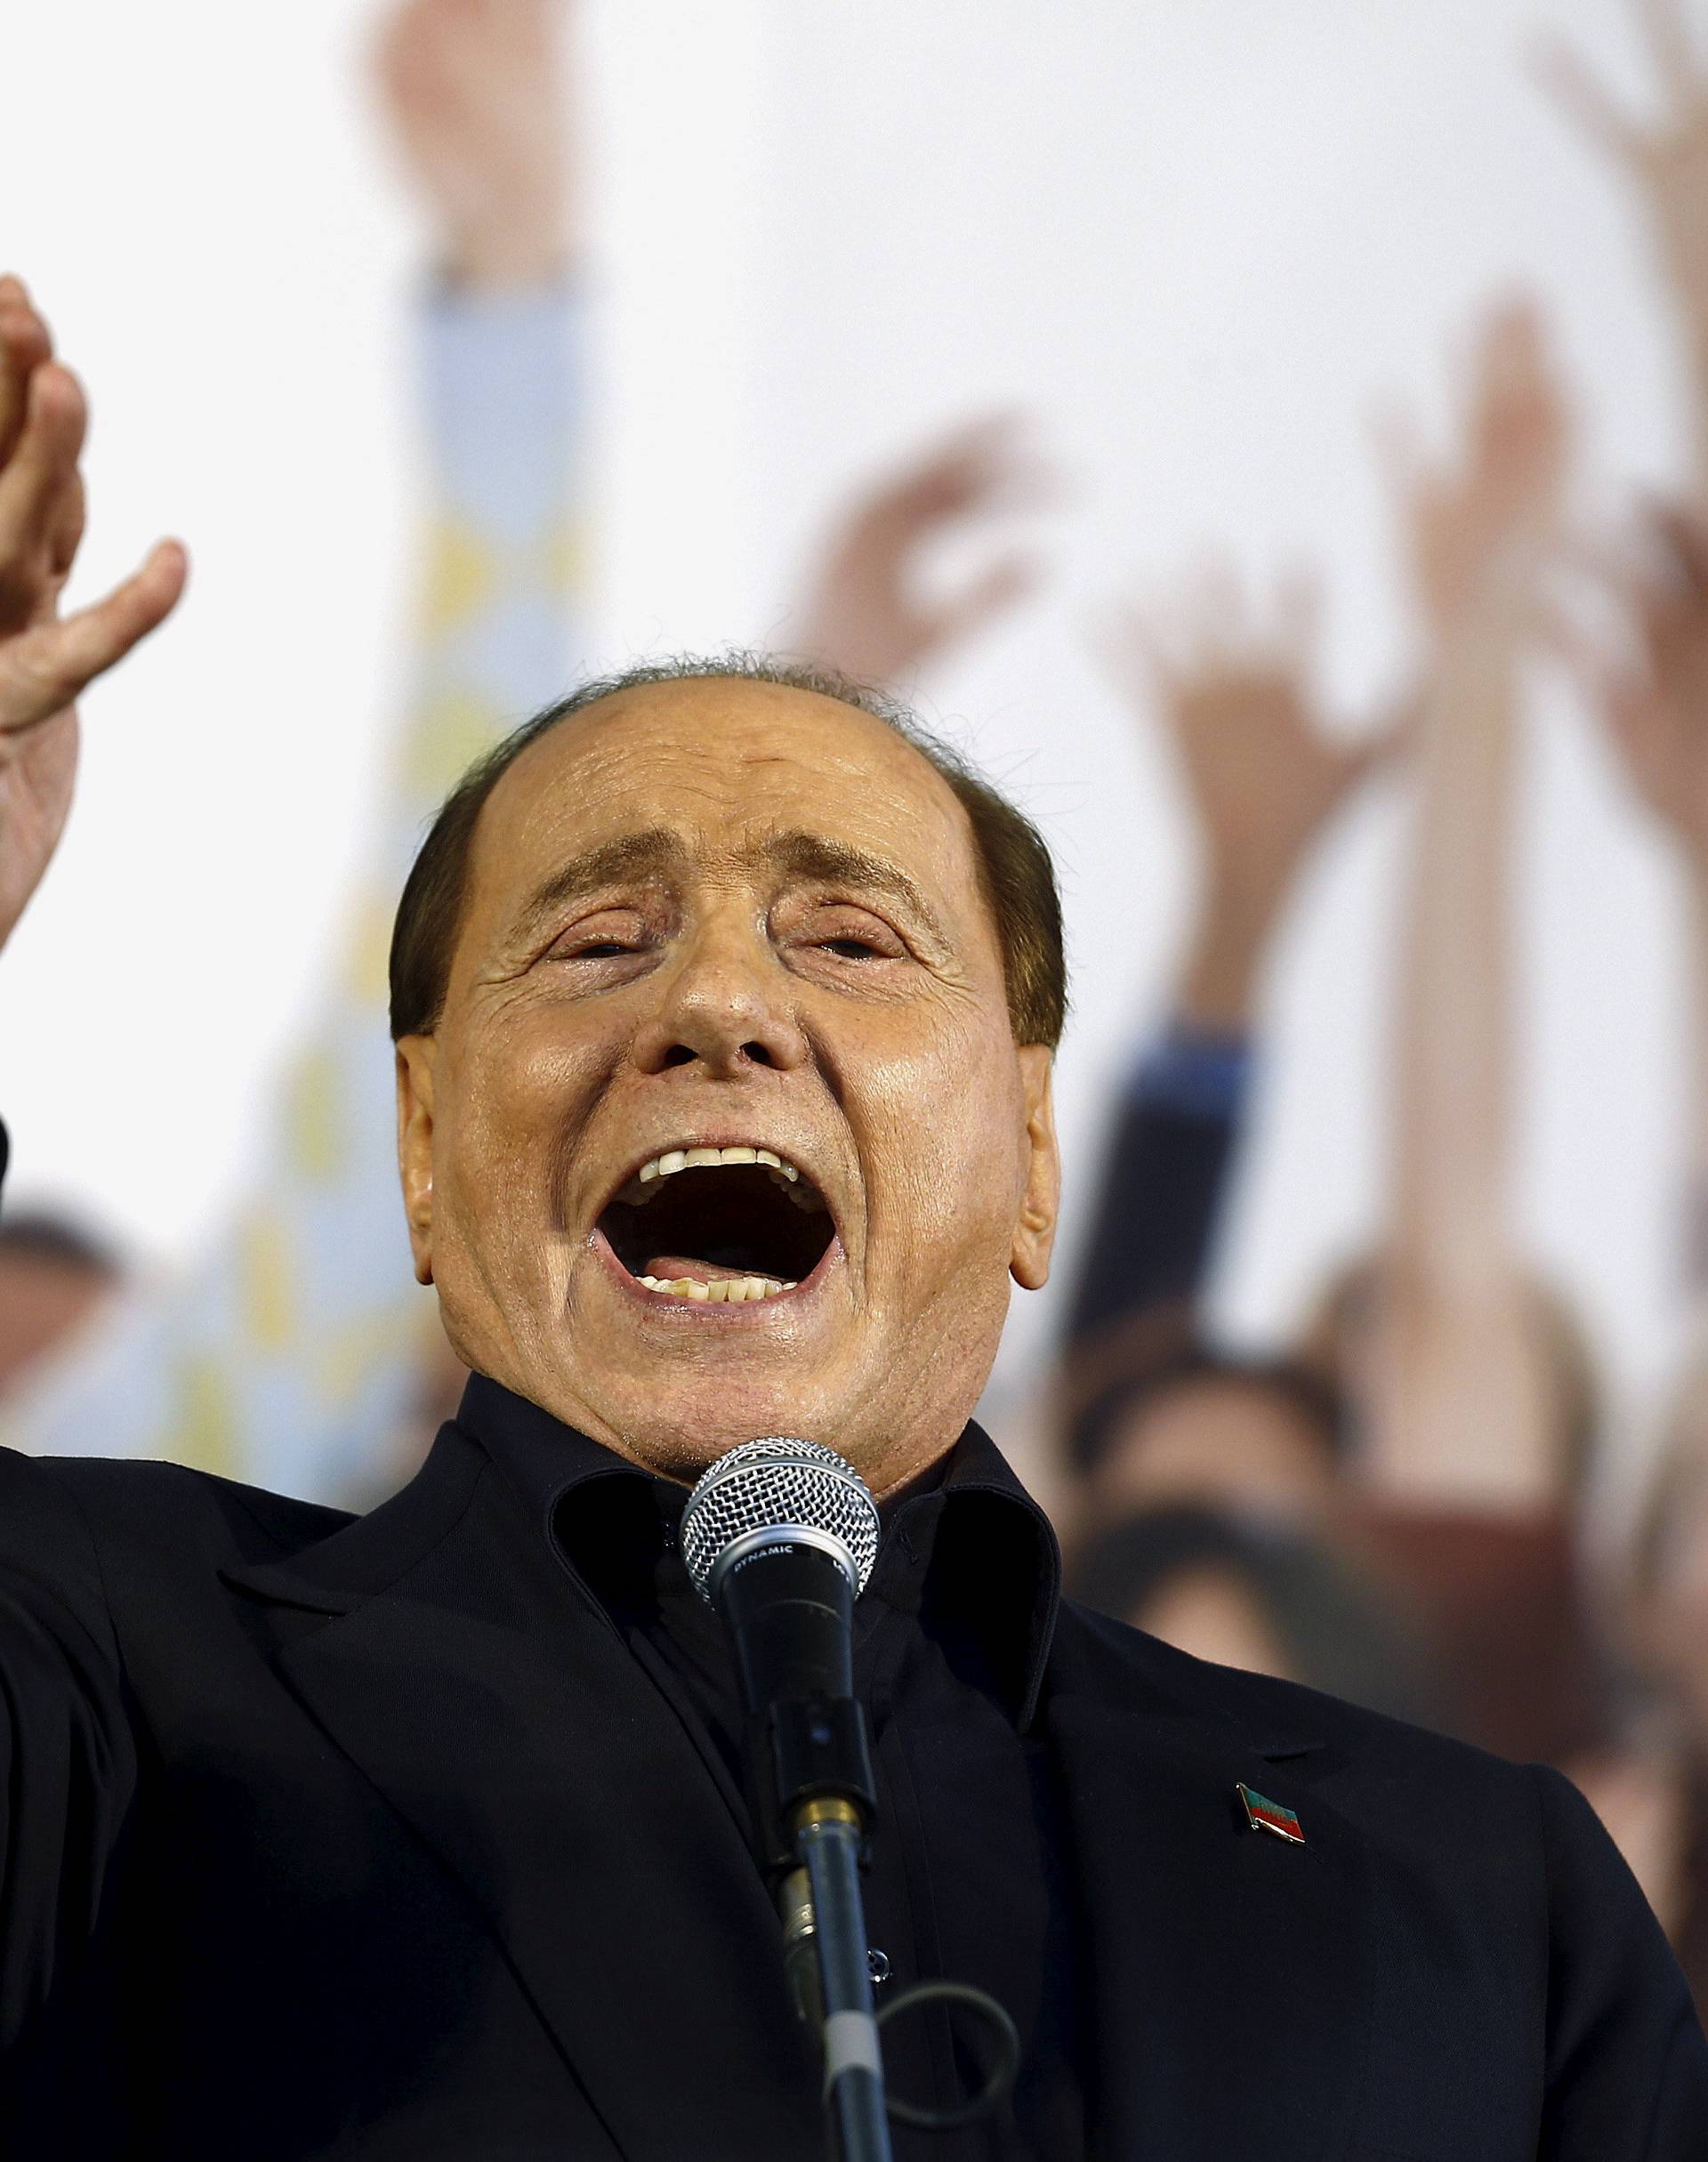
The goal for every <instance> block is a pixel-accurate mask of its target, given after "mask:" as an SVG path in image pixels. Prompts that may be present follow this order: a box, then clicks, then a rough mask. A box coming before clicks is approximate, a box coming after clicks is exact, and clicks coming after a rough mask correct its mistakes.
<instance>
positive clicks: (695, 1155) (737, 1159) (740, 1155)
mask: <svg viewBox="0 0 1708 2162" xmlns="http://www.w3.org/2000/svg"><path fill="white" fill-rule="evenodd" d="M713 1164H764V1165H767V1166H769V1168H770V1169H771V1170H772V1171H774V1172H776V1173H777V1174H778V1176H779V1177H780V1178H783V1179H785V1180H786V1181H787V1182H788V1183H789V1184H790V1185H791V1186H793V1185H794V1183H795V1182H796V1181H797V1180H798V1179H799V1178H800V1176H801V1174H800V1173H799V1172H798V1171H797V1170H796V1169H795V1167H794V1165H793V1164H790V1163H786V1161H785V1160H784V1158H782V1157H780V1156H778V1155H777V1153H776V1151H775V1150H770V1149H750V1148H747V1147H745V1146H738V1147H737V1148H734V1149H666V1150H665V1153H664V1154H663V1155H662V1156H655V1157H654V1158H653V1159H652V1161H651V1162H650V1163H649V1164H642V1165H641V1169H640V1171H639V1173H638V1174H636V1175H637V1176H638V1177H639V1179H640V1182H641V1185H643V1186H644V1185H645V1184H646V1183H647V1182H648V1181H649V1179H667V1178H669V1176H670V1174H672V1172H673V1171H701V1170H705V1169H706V1168H708V1167H709V1166H712V1165H713Z"/></svg>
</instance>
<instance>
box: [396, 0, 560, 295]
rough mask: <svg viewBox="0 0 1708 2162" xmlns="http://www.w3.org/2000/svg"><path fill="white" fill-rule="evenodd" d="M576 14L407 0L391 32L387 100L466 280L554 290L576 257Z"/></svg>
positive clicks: (493, 2) (538, 4)
mask: <svg viewBox="0 0 1708 2162" xmlns="http://www.w3.org/2000/svg"><path fill="white" fill-rule="evenodd" d="M565 12H566V10H565V4H564V0H406V4H404V5H402V6H400V7H399V8H397V9H396V10H395V11H394V12H393V13H392V14H391V17H390V18H389V19H388V20H387V22H386V24H385V27H384V29H383V32H382V35H381V38H380V44H379V47H378V52H377V61H378V70H377V71H378V77H379V84H380V90H381V95H382V98H383V102H384V104H385V107H386V109H387V113H388V116H389V117H390V119H391V126H392V132H393V133H394V135H395V136H396V138H397V141H398V143H399V149H401V151H402V154H403V158H404V162H405V164H406V165H407V168H408V171H409V173H410V175H411V177H412V179H413V180H414V181H415V184H416V186H417V187H418V188H419V190H420V191H421V194H422V196H423V198H424V200H425V203H426V206H427V208H428V211H429V214H430V216H431V220H432V222H433V224H434V226H435V227H436V229H437V236H438V243H439V259H440V263H441V267H442V268H443V269H444V270H445V271H446V273H447V275H448V276H449V277H450V278H453V279H455V281H456V282H458V283H459V284H463V285H467V286H473V287H476V288H479V289H484V290H486V291H503V290H504V289H505V288H507V287H520V286H530V285H538V284H542V283H544V282H545V281H546V280H547V279H549V278H553V277H555V276H557V275H558V274H559V273H560V272H561V271H562V270H563V269H564V267H565V265H566V263H567V262H568V259H569V257H570V255H571V254H572V252H573V248H574V243H575V233H574V230H573V224H574V221H573V215H572V205H571V199H570V183H571V177H572V176H571V173H570V170H569V167H570V145H569V141H568V128H567V126H566V125H565V119H564V114H565V111H566V101H565V94H564V89H563V66H564V54H563V52H562V44H563V36H562V28H563V18H564V15H565Z"/></svg>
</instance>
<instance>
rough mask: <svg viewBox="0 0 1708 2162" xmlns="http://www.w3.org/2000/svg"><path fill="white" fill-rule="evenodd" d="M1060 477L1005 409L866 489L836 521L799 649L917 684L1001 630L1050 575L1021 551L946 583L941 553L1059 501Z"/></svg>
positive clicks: (850, 669) (792, 638) (869, 676)
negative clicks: (937, 572)
mask: <svg viewBox="0 0 1708 2162" xmlns="http://www.w3.org/2000/svg"><path fill="white" fill-rule="evenodd" d="M1050 498H1051V480H1050V478H1049V476H1048V474H1047V473H1046V472H1045V470H1044V468H1043V465H1042V464H1040V462H1039V461H1038V459H1037V458H1036V456H1035V454H1033V453H1031V452H1029V451H1028V450H1027V449H1026V448H1025V447H1024V444H1023V442H1022V440H1021V436H1020V432H1019V423H1018V421H1016V420H1015V419H1014V418H1013V417H1012V416H1009V415H1000V416H995V417H993V418H990V419H987V420H981V421H979V422H976V423H974V424H972V425H971V426H968V427H963V428H958V429H956V430H955V432H954V433H952V434H950V435H948V436H946V437H945V438H944V439H943V440H941V441H939V442H938V443H936V444H933V445H932V446H931V448H930V449H928V450H926V451H924V452H922V453H921V454H920V455H919V456H917V457H915V458H914V459H912V460H910V461H909V462H908V463H907V464H905V465H903V466H902V467H901V468H900V469H899V470H898V471H897V472H892V473H889V474H886V475H884V476H883V477H882V478H881V479H880V480H876V481H874V483H873V484H871V486H870V487H868V488H866V489H865V490H864V491H863V492H862V493H860V494H859V495H858V496H857V497H856V498H855V500H854V502H853V503H852V504H851V505H850V508H849V509H848V510H847V511H846V512H843V513H842V516H841V517H840V518H839V519H838V520H836V522H835V524H834V528H833V529H832V532H831V534H830V536H829V538H828V540H827V541H826V544H825V545H824V548H823V551H822V553H821V556H820V560H819V565H818V571H817V573H816V576H815V577H814V578H813V580H812V583H811V585H810V591H809V593H808V595H807V598H806V601H805V603H804V605H803V607H802V613H801V618H800V624H799V627H798V629H794V630H792V631H791V633H790V635H789V637H788V638H787V640H786V641H784V642H786V645H787V647H788V649H790V650H791V651H792V652H798V653H800V654H802V655H804V656H805V657H808V658H809V659H810V660H813V661H816V662H818V664H819V665H820V666H824V667H827V668H834V669H836V670H838V671H840V672H841V673H842V674H844V675H849V676H852V677H853V678H854V680H855V681H856V682H863V683H885V684H896V685H901V686H904V687H905V686H906V685H907V684H909V683H911V682H912V681H913V680H914V677H915V676H916V675H917V674H919V673H920V672H921V671H922V669H924V668H926V667H929V666H932V665H933V664H935V663H936V662H938V661H940V660H941V659H943V658H944V657H946V656H947V654H948V653H949V652H951V651H952V650H953V649H955V647H957V646H962V645H964V644H965V643H966V642H967V641H969V640H971V638H973V637H975V636H976V635H977V634H978V633H980V632H982V631H985V630H987V629H989V628H990V627H991V626H992V625H994V624H995V623H996V622H997V621H998V620H999V619H1000V618H1001V617H1003V615H1005V614H1006V613H1007V612H1008V611H1009V610H1010V609H1012V608H1014V607H1015V606H1016V605H1017V604H1018V603H1019V601H1022V600H1023V599H1024V598H1025V597H1026V596H1027V594H1028V593H1030V592H1031V591H1032V590H1033V588H1034V587H1035V585H1036V584H1037V582H1038V579H1039V577H1040V576H1041V567H1040V565H1039V562H1038V561H1037V559H1036V558H1035V556H1033V555H1031V554H1029V553H1022V552H1020V551H1018V550H1014V549H1003V550H1000V551H999V553H998V554H997V556H996V558H995V561H993V562H992V563H991V564H990V565H989V567H988V568H987V569H985V570H983V571H981V572H979V573H978V574H976V575H975V576H974V577H971V579H970V580H968V581H967V582H966V583H964V584H963V585H961V586H960V587H959V588H958V589H956V590H954V591H951V592H949V593H943V592H940V591H939V590H937V587H936V584H935V581H934V579H933V576H932V567H931V553H932V552H933V551H934V550H936V549H938V548H939V547H941V546H942V545H945V544H946V543H950V542H954V541H957V540H959V539H961V538H963V536H966V535H967V534H969V533H973V534H976V533H978V532H979V531H980V529H981V528H987V526H988V525H989V523H990V521H992V520H996V519H999V518H1006V517H1009V516H1011V515H1013V514H1014V513H1016V512H1031V511H1035V510H1036V509H1038V508H1039V507H1040V506H1041V505H1042V504H1044V503H1046V502H1047V501H1049V500H1050Z"/></svg>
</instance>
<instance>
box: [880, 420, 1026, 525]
mask: <svg viewBox="0 0 1708 2162" xmlns="http://www.w3.org/2000/svg"><path fill="white" fill-rule="evenodd" d="M1020 425H1021V423H1020V417H1019V415H1017V414H1012V413H1003V414H996V415H990V416H989V417H987V418H985V419H982V420H979V421H976V422H974V423H973V424H971V426H968V427H964V428H960V429H957V430H956V431H955V433H954V434H953V435H951V436H949V437H947V439H946V440H944V441H942V442H940V443H939V444H938V445H937V446H936V447H935V448H933V449H931V450H930V451H928V452H927V453H926V455H925V456H923V457H922V459H921V460H920V461H919V462H918V463H917V464H914V465H912V466H910V467H909V468H908V469H907V470H906V472H903V473H902V474H901V475H900V477H899V478H898V480H895V481H894V482H892V483H891V484H890V486H889V487H888V488H884V489H882V491H881V492H880V494H879V496H878V498H877V503H878V504H879V505H881V506H882V508H883V510H884V511H885V512H887V513H888V514H889V515H890V516H891V517H892V518H893V519H894V520H895V521H896V522H897V524H898V526H899V527H900V528H903V529H904V530H906V531H907V532H910V533H913V532H921V531H923V530H924V529H926V528H930V527H931V526H935V525H939V524H943V523H946V522H947V520H950V519H953V518H963V517H968V516H971V515H975V514H977V513H979V512H994V511H998V510H1004V511H1017V510H1034V509H1036V508H1039V507H1041V505H1042V504H1043V503H1044V502H1046V501H1047V500H1048V498H1049V496H1051V492H1052V476H1051V472H1050V471H1049V469H1048V467H1047V466H1045V464H1043V460H1042V459H1040V458H1038V457H1036V456H1034V455H1033V454H1031V453H1030V452H1028V451H1027V449H1026V448H1024V447H1023V446H1022V444H1021V442H1020V440H1019V429H1020Z"/></svg>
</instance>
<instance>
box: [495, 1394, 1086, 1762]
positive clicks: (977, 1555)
mask: <svg viewBox="0 0 1708 2162" xmlns="http://www.w3.org/2000/svg"><path fill="white" fill-rule="evenodd" d="M456 1424H457V1425H458V1426H459V1427H461V1428H462V1429H463V1432H465V1433H467V1434H470V1435H471V1436H472V1437H473V1439H474V1440H476V1441H477V1442H478V1443H479V1445H480V1447H481V1448H483V1449H484V1450H485V1451H486V1452H487V1455H488V1456H490V1457H491V1458H492V1459H493V1461H494V1462H495V1464H497V1465H498V1466H499V1468H500V1470H501V1471H502V1472H504V1474H505V1476H506V1477H507V1478H508V1479H509V1480H511V1482H512V1485H513V1486H514V1487H515V1488H517V1489H518V1490H519V1491H520V1495H521V1496H522V1499H523V1501H524V1503H525V1504H526V1505H527V1506H528V1511H529V1513H530V1514H531V1515H532V1516H533V1517H534V1519H535V1521H536V1522H537V1523H538V1525H539V1527H540V1536H541V1537H543V1538H544V1539H545V1540H546V1541H547V1543H548V1544H549V1545H551V1546H552V1548H553V1549H554V1551H558V1552H560V1551H561V1550H560V1547H559V1545H558V1534H557V1521H558V1513H559V1510H560V1508H561V1507H563V1506H564V1505H565V1504H566V1503H568V1502H569V1501H570V1499H571V1496H573V1495H574V1494H575V1493H576V1490H577V1489H581V1488H585V1487H586V1486H587V1484H588V1482H589V1481H590V1480H603V1479H606V1478H612V1477H619V1476H623V1477H627V1478H630V1479H638V1480H647V1481H649V1483H650V1484H651V1485H653V1486H654V1487H655V1488H661V1489H665V1492H664V1493H661V1495H660V1497H659V1498H660V1501H661V1504H669V1505H675V1506H680V1504H679V1503H678V1502H677V1500H676V1497H677V1496H686V1492H687V1489H686V1488H684V1487H682V1486H681V1484H680V1483H679V1482H676V1481H673V1480H664V1479H660V1478H657V1477H656V1476H655V1475H654V1474H653V1473H650V1472H645V1471H643V1470H642V1469H641V1467H640V1466H639V1465H638V1464H631V1463H630V1462H629V1460H628V1459H627V1458H626V1457H624V1456H618V1455H617V1454H616V1450H615V1449H610V1448H606V1447H605V1446H604V1444H603V1443H602V1442H599V1441H595V1440H592V1439H591V1438H590V1437H589V1436H588V1435H586V1434H584V1433H579V1432H576V1429H575V1428H574V1427H572V1426H566V1425H565V1424H564V1423H563V1422H562V1421H561V1420H560V1419H557V1418H554V1417H553V1416H552V1414H551V1413H550V1412H548V1411H543V1410H542V1409H541V1408H540V1407H539V1406H538V1405H537V1404H532V1403H529V1402H528V1400H527V1399H526V1398H525V1397H520V1396H517V1395H515V1394H513V1393H512V1392H511V1391H510V1390H508V1389H505V1388H504V1387H503V1386H501V1384H498V1383H497V1382H495V1381H489V1380H487V1378H486V1377H485V1376H484V1375H478V1374H477V1375H472V1376H471V1379H470V1381H469V1384H468V1387H467V1388H466V1389H465V1390H464V1392H463V1401H462V1403H461V1405H460V1406H459V1407H458V1409H457V1415H456ZM883 1515H884V1533H883V1540H882V1545H881V1547H880V1549H879V1553H878V1559H877V1561H876V1563H875V1564H874V1569H873V1572H872V1577H871V1580H870V1582H869V1584H868V1585H867V1588H866V1593H865V1594H864V1597H865V1598H866V1599H874V1598H875V1599H881V1600H882V1601H885V1602H886V1603H888V1604H890V1605H891V1606H895V1607H898V1608H901V1609H904V1610H905V1611H907V1612H911V1613H918V1612H919V1611H920V1610H921V1609H922V1606H923V1605H924V1604H925V1602H926V1601H927V1600H928V1599H929V1601H931V1604H932V1605H933V1607H939V1606H940V1607H941V1609H943V1610H945V1611H947V1612H948V1613H949V1614H951V1615H952V1616H953V1617H955V1620H956V1621H957V1622H959V1623H960V1624H962V1625H963V1626H970V1627H971V1628H973V1629H975V1630H976V1631H977V1632H978V1633H979V1636H980V1638H981V1639H982V1641H983V1642H984V1644H985V1647H986V1649H987V1652H988V1654H989V1655H990V1657H991V1658H992V1660H993V1662H994V1664H995V1666H997V1668H998V1670H999V1671H1000V1672H1001V1673H1002V1674H1003V1676H1004V1678H1005V1681H1006V1683H1007V1688H1008V1691H1009V1694H1010V1695H1011V1701H1012V1706H1013V1710H1014V1714H1015V1719H1016V1723H1017V1724H1018V1725H1019V1727H1021V1728H1022V1729H1025V1728H1026V1727H1027V1726H1029V1725H1030V1724H1031V1722H1032V1719H1033V1716H1034V1714H1035V1712H1036V1709H1037V1704H1038V1697H1039V1692H1040V1690H1041V1689H1042V1687H1043V1671H1044V1666H1045V1664H1046V1662H1047V1661H1048V1659H1049V1656H1050V1645H1051V1639H1052V1638H1053V1636H1054V1634H1055V1626H1056V1612H1057V1609H1058V1607H1059V1603H1060V1599H1061V1553H1060V1549H1059V1546H1058V1545H1057V1542H1056V1535H1055V1532H1054V1530H1053V1529H1052V1528H1051V1523H1050V1520H1049V1519H1048V1518H1047V1517H1046V1516H1045V1515H1044V1513H1043V1510H1042V1509H1040V1508H1039V1506H1038V1505H1037V1504H1036V1502H1035V1501H1034V1500H1033V1498H1032V1496H1030V1495H1029V1494H1028V1493H1027V1490H1026V1488H1024V1487H1023V1486H1022V1485H1021V1484H1020V1482H1019V1480H1018V1479H1017V1478H1016V1477H1015V1476H1014V1473H1013V1472H1012V1471H1011V1469H1010V1468H1009V1464H1008V1462H1007V1459H1006V1458H1005V1457H1004V1456H1003V1453H1002V1451H1001V1450H1000V1449H999V1448H997V1447H996V1445H995V1442H994V1441H992V1440H991V1439H990V1437H989V1436H988V1435H987V1433H986V1432H984V1430H983V1428H982V1427H979V1426H977V1425H974V1424H968V1425H967V1426H966V1428H965V1429H964V1430H963V1432H962V1434H961V1437H960V1439H959V1440H957V1441H956V1442H955V1445H954V1447H953V1448H950V1449H949V1451H948V1452H947V1455H946V1456H943V1457H941V1458H939V1462H938V1463H937V1464H934V1465H933V1466H932V1467H931V1470H930V1471H928V1472H926V1473H925V1474H924V1475H923V1477H922V1479H921V1480H918V1481H916V1482H915V1483H914V1486H913V1487H911V1488H908V1489H907V1490H906V1491H905V1492H904V1493H903V1494H901V1495H900V1496H898V1497H897V1498H896V1499H895V1500H894V1501H892V1502H890V1503H887V1504H886V1505H885V1506H884V1511H883Z"/></svg>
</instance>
